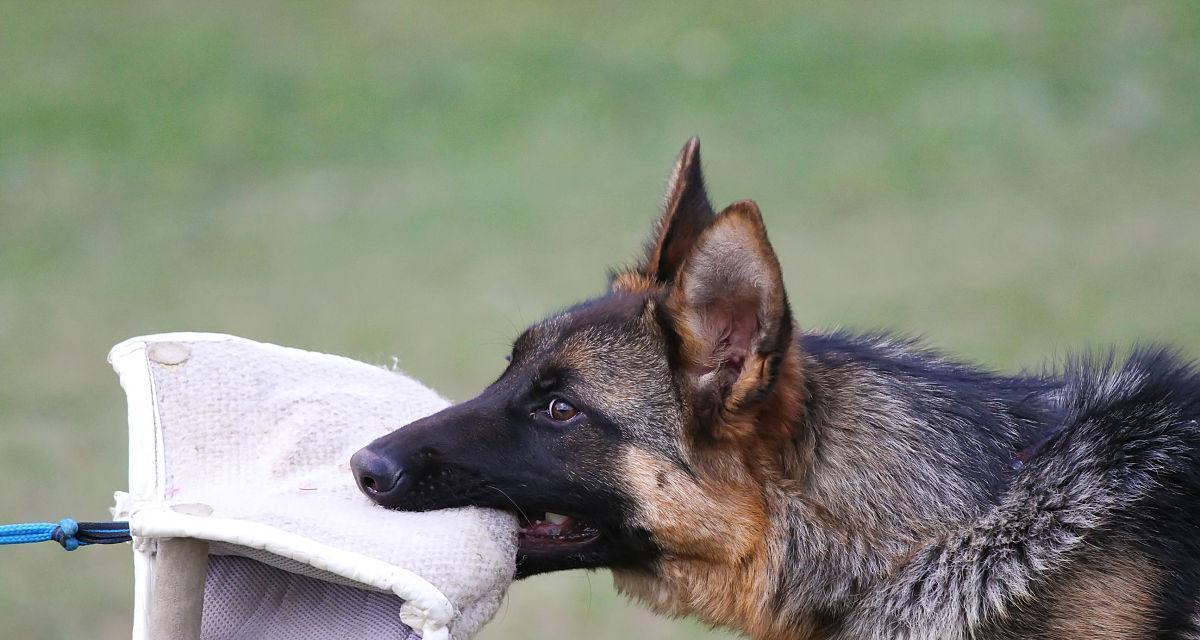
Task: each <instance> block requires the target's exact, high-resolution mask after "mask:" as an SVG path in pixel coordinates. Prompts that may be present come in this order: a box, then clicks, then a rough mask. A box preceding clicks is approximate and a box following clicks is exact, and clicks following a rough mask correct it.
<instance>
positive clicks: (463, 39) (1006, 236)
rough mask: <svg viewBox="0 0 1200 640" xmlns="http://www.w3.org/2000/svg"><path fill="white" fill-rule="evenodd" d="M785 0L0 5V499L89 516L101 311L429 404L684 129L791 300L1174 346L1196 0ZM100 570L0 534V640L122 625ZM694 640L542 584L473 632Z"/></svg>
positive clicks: (584, 254) (919, 328)
mask: <svg viewBox="0 0 1200 640" xmlns="http://www.w3.org/2000/svg"><path fill="white" fill-rule="evenodd" d="M796 4H797V6H793V7H784V6H768V5H759V4H747V3H726V2H711V3H703V4H700V3H693V4H690V5H688V6H675V5H667V4H665V3H663V4H654V5H645V4H642V3H633V2H630V3H595V4H592V3H589V4H578V5H574V4H572V5H567V4H565V3H556V2H526V3H503V4H501V3H488V4H464V3H458V2H440V3H428V2H424V3H417V2H396V1H394V0H364V1H356V2H347V3H317V2H279V1H260V2H252V3H247V2H204V3H194V2H182V1H179V0H154V1H145V2H76V1H63V2H45V3H38V2H11V1H9V0H2V1H0V348H2V353H3V356H2V357H0V522H14V521H24V520H30V519H42V518H58V517H61V516H65V515H71V516H74V517H78V518H103V517H105V516H106V512H105V509H106V507H107V506H108V505H109V504H110V503H111V492H112V491H113V490H114V489H122V488H124V486H125V480H124V473H125V471H124V469H125V449H124V447H125V437H124V401H123V396H122V394H121V391H120V389H119V387H118V385H117V380H116V378H115V376H114V375H113V374H112V372H111V371H110V370H109V368H108V366H107V365H106V363H105V362H104V356H105V353H106V352H107V349H108V347H109V346H110V345H112V344H113V343H115V342H117V341H119V340H122V339H124V338H126V337H129V336H132V335H137V334H143V333H149V332H158V331H168V330H204V331H223V332H231V333H236V334H240V335H244V336H247V337H251V338H255V339H259V340H265V341H270V342H276V343H281V344H286V345H294V346H299V347H305V348H309V349H315V350H320V351H330V352H335V353H341V354H345V355H349V356H352V357H356V358H360V359H365V360H368V361H374V362H381V363H383V362H388V361H389V360H390V358H391V357H392V356H393V355H394V356H397V357H398V358H399V361H400V364H401V366H402V368H404V369H405V370H406V371H408V372H409V373H411V374H413V375H415V376H417V377H418V378H420V379H422V380H424V381H425V382H427V383H429V384H431V385H432V386H434V387H436V388H438V389H440V390H442V391H443V392H444V393H446V394H448V395H449V396H450V397H452V398H455V399H465V398H467V397H469V396H470V395H472V394H473V393H474V392H475V391H477V390H478V389H480V388H481V387H482V386H483V385H484V384H486V383H487V382H488V381H490V380H491V379H492V378H493V377H494V376H495V375H496V374H497V373H498V372H499V371H500V369H501V367H502V365H503V360H502V358H503V356H504V354H505V353H506V351H507V345H508V342H509V340H511V338H513V337H514V336H515V335H516V334H517V332H518V331H519V329H520V328H521V327H523V326H524V325H525V324H526V323H528V322H531V321H533V320H535V319H537V318H538V317H540V316H541V315H542V314H544V313H546V312H548V311H550V310H553V309H555V308H558V307H561V306H563V305H566V304H569V303H571V302H573V301H575V300H578V299H580V298H582V297H586V296H588V295H590V294H593V293H596V292H599V291H600V290H601V289H602V288H603V286H604V283H605V276H604V273H605V268H606V267H608V266H610V265H615V264H620V263H623V262H627V261H629V260H630V259H632V257H633V256H634V254H635V249H636V247H638V246H639V245H640V242H641V240H642V239H643V237H644V236H645V234H646V232H647V230H648V228H649V223H650V221H651V219H652V217H653V216H654V214H655V211H656V207H657V204H658V202H659V197H660V192H661V189H662V186H663V183H664V180H665V178H666V174H667V171H668V169H669V166H670V164H671V161H672V159H673V157H674V154H675V152H676V151H677V149H678V148H679V146H680V145H681V144H682V143H683V141H684V140H685V139H686V137H687V136H689V135H691V134H693V133H699V134H700V135H701V137H702V140H703V144H704V152H705V160H706V168H707V173H708V176H709V182H710V190H711V192H712V195H713V197H714V200H716V201H717V202H718V204H719V205H723V204H724V203H727V202H729V201H731V200H734V199H740V198H746V197H752V198H755V199H757V200H758V202H759V204H760V205H761V206H762V209H763V211H764V215H765V216H766V218H767V224H768V227H769V229H770V231H771V235H772V239H773V240H774V242H775V244H776V247H777V250H778V252H779V253H780V256H781V260H782V263H783V266H784V271H785V275H786V277H787V279H788V281H789V285H790V287H789V288H790V295H791V299H792V302H793V307H794V308H795V310H796V313H797V315H798V317H799V320H800V322H801V324H803V325H804V326H806V327H809V328H828V327H835V326H849V327H860V328H872V327H879V326H889V327H897V328H899V329H902V330H907V331H912V332H918V333H922V334H925V335H927V336H928V337H929V338H930V339H931V341H933V342H934V343H936V344H940V345H942V346H944V347H945V348H947V349H948V350H950V351H951V352H952V353H954V354H957V355H959V356H961V357H964V358H968V359H971V360H977V361H984V362H987V363H989V364H991V365H994V366H997V367H1002V368H1004V369H1006V370H1014V369H1016V368H1018V367H1021V366H1030V367H1040V366H1041V365H1042V364H1043V363H1044V362H1045V361H1046V359H1047V358H1048V357H1051V356H1053V355H1055V354H1060V355H1061V354H1062V353H1063V352H1065V351H1066V350H1068V349H1070V348H1072V347H1078V346H1089V345H1090V346H1096V345H1103V344H1106V343H1110V342H1115V343H1120V344H1128V343H1130V342H1132V341H1134V340H1135V339H1141V340H1163V341H1170V342H1174V343H1177V344H1179V345H1180V346H1182V347H1184V348H1185V349H1189V350H1191V351H1192V352H1193V353H1200V295H1197V294H1198V293H1200V291H1198V289H1200V250H1198V248H1200V211H1198V209H1200V204H1198V203H1200V107H1198V104H1200V4H1198V3H1196V2H1177V3H1170V2H1156V3H1140V2H1095V3H1060V2H1047V1H1041V0H1038V1H1028V2H1006V3H993V2H937V1H926V0H920V1H914V2H908V3H903V4H901V3H886V4H884V5H880V4H878V3H858V2H838V3H830V4H822V5H815V4H807V3H804V4H801V3H796ZM130 583H131V578H130V566H129V554H128V551H127V550H124V549H93V550H88V551H83V552H78V553H74V554H70V555H68V554H65V553H63V552H62V551H61V550H60V549H58V548H57V547H54V546H32V547H16V548H5V549H3V550H0V620H2V621H3V627H4V631H3V635H4V637H8V638H39V639H40V638H75V637H91V638H103V639H107V638H123V637H128V633H129V630H128V626H129V612H130V608H131V603H130V597H129V591H130ZM705 633H707V631H706V630H705V629H704V628H703V627H701V626H700V625H696V624H692V623H679V622H672V621H667V620H661V619H657V618H655V617H654V616H652V615H651V614H649V613H646V612H645V611H643V610H642V609H640V608H637V607H634V606H632V605H629V604H626V603H625V602H623V601H622V600H620V599H619V598H618V597H617V596H615V595H613V593H612V588H611V585H610V579H609V576H608V575H607V573H606V572H598V573H594V574H586V573H582V572H575V573H570V574H563V575H557V576H551V577H543V578H537V579H533V580H530V581H527V582H525V583H522V584H519V585H517V586H516V587H514V589H513V590H512V592H511V595H510V597H509V599H508V602H507V603H506V604H505V606H504V607H503V609H502V610H501V611H500V613H499V614H498V616H497V621H496V622H495V623H494V624H493V625H492V626H491V627H489V628H488V629H487V630H486V631H485V632H484V634H483V637H484V638H487V639H492V640H500V639H505V638H551V637H561V636H562V635H564V634H568V635H570V634H574V635H575V637H587V638H626V637H640V638H682V637H698V636H701V635H703V634H705Z"/></svg>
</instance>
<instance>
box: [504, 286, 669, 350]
mask: <svg viewBox="0 0 1200 640" xmlns="http://www.w3.org/2000/svg"><path fill="white" fill-rule="evenodd" d="M647 304H649V299H648V298H647V297H645V296H640V295H631V294H626V293H613V294H609V295H606V296H603V297H600V298H593V299H591V300H587V301H585V302H581V303H579V304H577V305H575V306H573V307H570V308H568V309H565V310H563V311H561V312H559V313H557V314H555V315H552V316H550V317H548V318H546V319H545V320H542V321H541V322H539V323H537V324H535V325H533V326H531V327H529V328H528V329H526V330H525V332H524V333H522V334H521V335H520V337H518V338H517V340H516V342H514V343H513V349H514V352H516V355H518V356H527V358H526V359H532V358H528V356H533V357H538V356H540V357H541V358H554V357H555V356H557V355H558V354H561V353H563V352H564V351H566V350H568V349H572V350H575V351H576V352H587V351H590V350H593V349H596V350H598V351H599V350H603V349H604V348H605V347H611V346H615V345H618V344H629V343H630V340H631V339H632V338H634V337H640V335H641V334H642V333H643V331H642V330H643V329H644V328H645V327H644V326H643V323H642V322H641V320H642V316H643V313H644V311H645V309H646V305H647Z"/></svg>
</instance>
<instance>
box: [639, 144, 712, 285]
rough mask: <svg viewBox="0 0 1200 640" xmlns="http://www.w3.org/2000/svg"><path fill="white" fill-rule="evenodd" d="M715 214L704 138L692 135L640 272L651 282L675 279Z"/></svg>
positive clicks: (677, 164)
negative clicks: (707, 183)
mask: <svg viewBox="0 0 1200 640" xmlns="http://www.w3.org/2000/svg"><path fill="white" fill-rule="evenodd" d="M715 217H716V214H714V213H713V208H712V205H711V204H709V201H708V193H707V192H706V191H705V190H704V175H703V173H702V172H701V170H700V138H697V137H692V138H691V139H689V140H688V141H687V144H685V145H683V149H682V150H680V152H679V157H678V158H677V159H676V160H675V168H674V170H673V171H672V172H671V179H670V181H669V182H668V183H667V194H666V197H665V202H664V203H663V212H662V217H660V218H659V220H658V223H657V224H656V225H655V229H654V234H653V236H652V237H651V238H650V242H649V244H648V245H647V247H646V257H645V258H644V259H643V261H642V263H641V264H640V265H639V266H638V268H637V272H638V273H639V274H640V275H642V276H643V277H645V278H647V279H648V280H650V281H651V282H656V283H667V282H670V281H671V280H673V279H674V278H675V274H676V273H677V272H678V271H679V266H680V265H681V264H683V260H684V258H686V257H687V255H688V253H689V252H691V249H692V246H693V245H694V244H695V243H696V240H697V239H698V238H699V237H700V234H701V233H702V232H703V231H704V230H705V229H707V228H708V226H709V225H710V224H712V221H713V219H714V218H715Z"/></svg>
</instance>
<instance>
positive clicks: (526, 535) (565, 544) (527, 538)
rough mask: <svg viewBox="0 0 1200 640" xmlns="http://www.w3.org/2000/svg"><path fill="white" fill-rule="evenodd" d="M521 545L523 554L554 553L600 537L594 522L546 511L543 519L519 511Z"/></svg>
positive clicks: (584, 544)
mask: <svg viewBox="0 0 1200 640" xmlns="http://www.w3.org/2000/svg"><path fill="white" fill-rule="evenodd" d="M517 520H518V523H519V526H520V527H519V529H518V531H517V541H518V548H519V551H520V552H521V553H524V554H531V553H536V554H539V555H540V554H553V553H556V552H570V551H574V550H578V549H581V548H583V547H586V546H588V545H590V544H592V543H594V542H596V541H597V540H599V539H600V530H599V529H598V528H596V527H595V526H594V525H591V524H589V523H587V522H584V521H582V520H580V519H578V518H574V517H572V516H568V515H563V514H561V513H553V512H550V511H547V512H545V513H543V514H542V516H541V517H540V518H529V517H527V516H525V515H524V514H521V513H518V514H517Z"/></svg>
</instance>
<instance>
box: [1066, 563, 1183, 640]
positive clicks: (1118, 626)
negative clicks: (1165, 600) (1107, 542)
mask: <svg viewBox="0 0 1200 640" xmlns="http://www.w3.org/2000/svg"><path fill="white" fill-rule="evenodd" d="M1159 580H1160V571H1159V569H1158V568H1157V567H1156V566H1154V565H1153V564H1151V563H1150V561H1149V560H1148V559H1147V558H1146V557H1145V556H1143V555H1142V554H1140V553H1138V552H1136V551H1133V550H1131V549H1128V548H1118V549H1116V550H1114V551H1113V552H1112V553H1110V554H1105V555H1104V556H1103V557H1101V558H1099V559H1096V560H1092V561H1089V562H1088V563H1087V565H1086V566H1084V567H1081V568H1080V569H1078V570H1075V571H1073V572H1071V574H1070V576H1068V577H1067V579H1066V580H1065V581H1064V583H1063V584H1062V586H1061V587H1058V588H1056V589H1054V591H1053V592H1052V594H1051V597H1052V598H1053V600H1054V604H1053V605H1052V607H1051V617H1050V619H1049V621H1048V624H1047V629H1048V630H1049V631H1050V634H1051V637H1054V638H1062V639H1063V640H1066V639H1067V638H1071V639H1075V638H1092V639H1096V640H1118V639H1120V640H1137V639H1139V638H1150V637H1152V636H1153V629H1154V615H1155V605H1156V603H1155V592H1156V590H1157V587H1158V584H1159Z"/></svg>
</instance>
